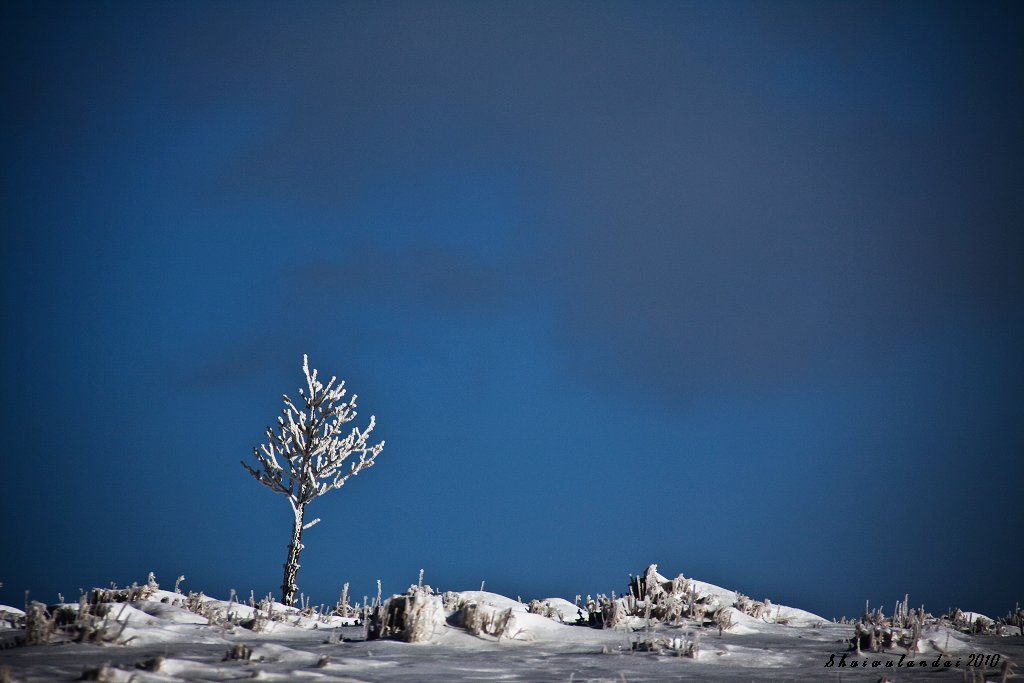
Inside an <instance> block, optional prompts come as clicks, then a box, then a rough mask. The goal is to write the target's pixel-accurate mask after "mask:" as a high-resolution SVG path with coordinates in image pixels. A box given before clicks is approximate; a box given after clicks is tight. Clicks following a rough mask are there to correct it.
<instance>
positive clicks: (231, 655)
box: [223, 643, 252, 662]
mask: <svg viewBox="0 0 1024 683" xmlns="http://www.w3.org/2000/svg"><path fill="white" fill-rule="evenodd" d="M251 658H252V649H251V648H249V647H248V646H247V645H245V644H244V643H235V645H234V647H232V648H231V649H230V650H228V651H227V652H225V653H224V659H223V661H225V662H227V661H231V660H249V659H251Z"/></svg>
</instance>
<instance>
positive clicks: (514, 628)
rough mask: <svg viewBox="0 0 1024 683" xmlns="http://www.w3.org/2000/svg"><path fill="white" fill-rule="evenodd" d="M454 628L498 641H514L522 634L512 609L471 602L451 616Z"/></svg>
mask: <svg viewBox="0 0 1024 683" xmlns="http://www.w3.org/2000/svg"><path fill="white" fill-rule="evenodd" d="M452 620H453V621H454V623H455V625H456V626H459V627H461V628H464V629H466V632H468V633H471V634H473V635H474V636H485V635H487V636H494V637H495V638H497V639H498V640H501V639H502V638H508V639H510V640H514V639H515V638H516V636H518V635H519V634H520V633H522V629H521V628H519V625H518V624H517V623H516V618H515V615H513V614H512V608H511V607H509V608H507V609H497V608H495V607H491V606H490V605H481V604H478V603H475V602H471V603H469V604H467V605H465V606H463V607H462V609H460V610H459V611H458V612H456V613H455V614H454V615H453V616H452Z"/></svg>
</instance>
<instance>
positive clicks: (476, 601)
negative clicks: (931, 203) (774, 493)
mask: <svg viewBox="0 0 1024 683" xmlns="http://www.w3.org/2000/svg"><path fill="white" fill-rule="evenodd" d="M663 578H664V577H660V576H658V579H659V580H661V579H663ZM687 589H688V591H690V590H692V595H693V596H694V597H695V598H696V599H697V600H699V601H700V602H701V603H702V604H705V605H707V606H708V611H709V612H712V611H718V610H725V612H722V614H723V615H724V614H725V613H726V612H728V613H729V616H730V617H731V625H729V626H728V627H726V628H723V629H722V631H721V632H720V631H719V629H718V628H716V627H714V626H713V625H711V624H709V623H708V622H705V625H704V626H699V625H698V624H697V623H696V622H695V621H693V620H692V619H683V620H674V623H672V624H666V623H657V624H655V623H653V622H652V621H650V620H647V619H644V618H641V617H637V616H635V615H632V616H629V617H628V618H625V619H623V620H622V621H621V623H619V624H618V625H616V626H615V627H613V628H603V629H602V628H592V627H589V626H581V625H575V624H574V622H575V621H576V619H577V617H578V616H580V615H581V614H582V615H583V616H584V617H586V616H587V615H586V614H585V610H583V609H580V608H578V607H577V606H576V605H575V604H574V603H572V602H569V601H567V600H563V599H560V598H552V599H548V600H541V601H540V603H541V604H535V605H534V611H535V612H540V613H530V612H529V607H528V605H527V604H524V603H521V602H518V601H516V600H512V599H510V598H507V597H504V596H501V595H496V594H493V593H487V592H482V591H464V592H459V593H447V594H445V596H444V598H443V599H442V597H441V596H434V595H429V594H428V595H427V597H428V599H429V600H431V601H433V602H432V603H431V604H432V605H434V606H438V609H437V610H436V612H431V614H430V619H431V620H430V621H429V623H428V626H427V629H426V632H425V633H426V636H425V638H426V639H425V641H424V642H417V643H407V642H401V641H399V640H392V639H381V640H366V639H365V632H366V630H365V629H364V627H363V626H361V625H355V624H354V623H353V619H352V618H350V617H346V618H342V617H339V616H302V615H300V614H299V613H298V612H297V611H296V610H294V609H290V608H286V607H284V606H283V605H280V604H275V605H274V606H273V614H272V618H266V617H267V611H268V609H269V608H270V605H269V604H267V603H264V604H263V605H262V608H263V609H260V607H261V606H260V605H258V604H257V605H255V606H254V605H249V604H240V603H239V602H237V601H222V600H214V599H211V598H207V597H205V596H202V597H200V596H199V595H192V596H191V597H190V596H186V595H183V594H181V593H176V592H170V591H163V590H157V589H150V590H146V591H142V595H141V596H140V595H133V596H132V597H134V598H136V599H134V600H133V601H130V602H111V603H109V607H108V608H106V609H105V610H100V611H101V612H103V611H105V612H106V613H105V614H104V615H102V620H99V621H98V620H93V623H99V624H101V625H102V630H101V634H100V635H99V636H97V637H94V638H91V639H92V640H94V641H103V640H109V641H113V642H108V643H105V644H97V642H66V641H68V640H69V638H68V635H67V633H68V632H67V631H65V632H63V633H57V634H55V635H54V636H52V640H53V641H55V642H53V643H52V644H47V645H22V646H18V647H13V644H14V643H15V641H16V640H18V639H23V638H24V633H25V632H24V630H23V629H21V628H13V627H12V624H16V625H19V626H21V625H22V623H21V621H19V619H20V618H21V617H22V616H23V615H24V613H23V611H22V610H20V609H16V608H12V607H2V606H0V645H2V644H6V649H0V681H7V680H11V681H16V682H21V683H30V682H35V681H70V680H76V679H79V680H80V679H82V678H83V676H84V677H85V679H86V680H106V681H135V682H137V683H148V682H152V683H158V682H160V683H180V682H181V681H195V682H204V681H228V680H235V679H239V678H255V679H258V680H267V681H311V682H319V681H323V682H324V683H334V682H337V683H341V682H350V683H354V682H357V681H366V682H370V681H389V682H390V681H395V682H399V683H401V682H406V681H408V682H412V681H452V682H456V683H462V682H468V681H529V682H543V681H551V682H557V683H567V682H570V681H571V682H574V683H575V682H579V683H583V682H584V681H589V682H592V683H593V682H597V681H609V682H611V681H616V682H618V683H621V682H622V681H627V682H635V681H682V680H687V681H778V682H782V681H846V682H854V681H870V682H871V683H876V682H877V681H879V680H880V679H881V678H882V677H883V676H887V677H888V680H889V681H890V682H910V681H964V680H980V679H978V678H971V676H972V675H974V674H975V673H976V671H975V670H973V669H970V670H969V669H968V666H967V665H968V663H969V661H970V660H971V659H973V657H972V656H974V655H977V654H988V655H996V654H998V655H999V662H998V663H997V665H996V666H994V667H991V666H990V667H989V668H988V674H987V676H986V680H990V681H996V680H1001V679H1000V674H999V673H997V671H999V670H1000V669H1001V664H1002V662H1006V661H1013V662H1024V637H1020V636H1010V637H1007V636H1004V637H998V636H974V635H965V634H963V633H958V632H956V631H953V630H952V629H950V628H948V627H945V626H927V627H925V630H924V632H922V634H921V638H920V642H919V651H918V653H916V654H913V655H909V656H908V655H907V651H906V650H905V649H903V648H892V649H891V650H890V651H888V652H882V653H879V654H871V653H866V654H863V655H860V656H858V655H857V654H856V653H854V652H850V645H849V644H850V638H851V636H852V635H853V632H854V627H853V626H852V625H840V624H834V623H831V622H829V621H826V620H824V619H822V618H821V617H818V616H816V615H813V614H810V613H808V612H805V611H803V610H799V609H795V608H790V607H786V606H780V605H771V604H769V605H768V606H766V609H765V610H764V614H763V615H761V616H760V617H759V618H757V617H754V616H751V615H750V614H749V613H748V612H749V611H750V610H743V611H741V610H740V609H737V608H736V607H735V605H736V604H737V602H738V601H739V600H740V599H741V597H742V596H740V595H739V594H738V593H735V592H733V591H728V590H725V589H723V588H720V587H718V586H714V585H712V584H707V583H704V582H699V581H692V580H691V581H690V582H689V583H688V584H687ZM688 594H689V593H688ZM442 604H443V605H444V607H443V609H442V608H441V607H440V606H441V605H442ZM642 604H643V603H641V605H642ZM470 606H471V607H470ZM457 608H458V609H462V610H465V609H467V608H470V609H472V610H473V611H474V613H476V614H483V615H488V616H491V617H495V616H499V615H505V620H504V622H503V625H504V628H503V630H502V635H501V637H495V636H492V635H488V634H487V632H486V631H484V632H482V634H481V635H473V634H472V633H470V632H469V631H468V630H467V628H465V627H463V626H460V625H459V624H460V623H463V622H462V621H461V620H460V616H459V615H460V612H458V609H457ZM77 609H78V605H73V606H64V608H63V612H62V614H63V618H64V620H65V622H67V620H69V619H74V618H75V617H76V610H77ZM88 609H93V608H91V607H90V608H88ZM55 611H56V610H55V609H54V608H52V607H51V609H50V610H49V613H51V614H52V613H53V612H55ZM5 612H6V613H7V614H6V615H5V614H4V613H5ZM80 633H81V632H80V631H79V634H80ZM90 633H92V632H90ZM89 639H90V638H86V640H89ZM62 641H64V642H62ZM695 641H696V643H697V648H696V652H695V653H694V656H683V655H682V653H683V652H684V651H685V650H686V649H687V647H688V646H689V644H691V643H693V642H695ZM652 650H653V651H652ZM232 654H233V655H234V658H233V657H232ZM901 655H902V656H903V659H902V662H901ZM830 661H831V662H832V663H833V666H829V667H827V666H826V664H828V663H829V662H830ZM875 661H878V662H879V664H878V665H874V662H875ZM911 661H912V662H914V663H915V665H916V666H914V667H913V668H911V667H908V666H907V664H908V663H909V662H911ZM988 661H989V662H991V661H992V660H991V659H989V660H988ZM854 662H856V663H857V666H854ZM890 662H891V664H892V665H891V666H887V664H888V663H890ZM934 662H938V663H939V664H940V666H938V667H935V666H932V664H933V663H934ZM946 662H949V664H948V665H946ZM840 663H842V664H845V666H838V665H839V664H840ZM900 663H902V666H898V664H900ZM5 672H6V673H5ZM5 675H6V676H7V678H6V679H5V678H4V676H5ZM1007 680H1011V681H1012V680H1024V679H1021V678H1019V677H1010V678H1008V679H1007Z"/></svg>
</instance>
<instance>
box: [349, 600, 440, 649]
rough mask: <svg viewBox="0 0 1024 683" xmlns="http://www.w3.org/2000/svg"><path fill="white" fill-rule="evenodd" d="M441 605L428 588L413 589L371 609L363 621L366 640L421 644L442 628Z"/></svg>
mask: <svg viewBox="0 0 1024 683" xmlns="http://www.w3.org/2000/svg"><path fill="white" fill-rule="evenodd" d="M444 626H445V614H444V602H443V601H442V598H441V596H440V595H434V594H433V591H432V590H431V588H430V587H429V586H425V587H423V588H420V587H418V586H412V587H411V588H410V589H409V591H408V592H407V593H406V594H405V595H395V596H392V597H391V598H388V599H387V600H385V601H384V604H383V605H380V606H378V607H374V608H373V610H372V611H371V612H370V615H369V616H368V617H367V619H366V639H367V640H376V639H378V638H392V639H394V640H401V641H404V642H407V643H422V642H426V641H427V640H429V639H430V637H431V636H432V635H434V633H435V631H437V630H439V629H441V628H444Z"/></svg>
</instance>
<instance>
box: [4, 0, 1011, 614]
mask: <svg viewBox="0 0 1024 683" xmlns="http://www.w3.org/2000/svg"><path fill="white" fill-rule="evenodd" d="M2 11H3V17H2V28H0V32H2V35H0V51H2V55H3V64H4V69H3V70H2V75H0V78H2V82H3V103H4V106H3V111H2V117H3V121H2V129H0V130H2V132H0V139H2V145H3V147H2V151H3V176H2V188H0V192H2V211H3V223H4V228H5V230H4V232H5V237H4V250H3V254H4V258H3V266H4V267H3V278H4V286H3V297H4V300H3V306H4V308H3V310H4V319H5V325H4V335H3V351H4V353H3V357H4V363H3V383H4V392H3V421H4V428H5V429H4V431H5V434H6V440H5V447H4V449H3V452H4V455H3V469H4V482H5V485H4V487H3V489H4V490H3V494H2V495H0V518H2V519H4V520H5V523H4V524H3V525H2V530H0V538H2V545H0V581H2V582H3V584H4V585H3V588H2V589H0V602H7V603H9V604H20V603H21V600H22V591H23V590H24V589H31V590H32V592H33V595H35V596H36V597H38V598H41V599H45V600H53V599H55V598H56V593H57V592H58V591H62V592H64V594H65V595H76V594H77V589H78V588H79V587H84V588H88V587H89V586H91V585H105V584H107V583H108V582H110V581H117V582H119V583H130V582H131V581H135V580H137V581H142V580H144V579H145V577H146V572H148V571H150V570H153V571H155V572H156V573H157V577H158V579H160V580H161V581H162V582H164V583H165V584H168V585H169V584H171V583H173V580H174V578H175V577H176V576H177V575H178V574H184V575H186V577H188V580H187V582H186V584H185V585H184V587H185V588H193V589H195V590H204V591H206V592H207V593H212V594H219V595H226V593H227V590H228V589H229V588H232V587H233V588H236V589H238V590H239V591H241V592H245V593H247V592H248V590H249V589H255V590H256V591H257V592H258V593H265V592H268V591H273V592H275V593H276V592H277V589H278V586H279V584H280V579H281V564H282V562H283V561H284V554H285V546H286V544H287V535H288V526H289V523H290V514H289V511H288V507H287V504H286V502H285V500H284V499H283V498H281V497H280V496H277V495H275V494H272V493H271V492H270V491H268V490H266V489H263V488H261V487H259V486H258V484H256V483H255V482H254V481H253V480H252V479H250V478H249V477H248V476H247V475H246V474H245V472H244V471H243V470H242V468H241V467H240V466H239V464H238V461H239V459H241V458H245V457H248V454H249V453H250V452H251V449H252V447H253V446H254V445H256V444H257V443H259V441H260V439H261V437H262V430H263V428H264V427H265V425H266V424H268V423H269V422H270V421H272V420H273V419H275V416H276V414H277V413H278V411H279V409H280V395H281V394H282V393H285V392H288V393H292V392H294V391H295V390H296V389H297V388H298V386H299V385H300V382H301V379H302V378H301V371H300V367H301V355H302V353H303V352H308V353H309V354H310V358H311V361H312V364H313V365H314V366H315V367H318V368H320V369H321V371H322V372H323V373H326V374H338V375H340V376H342V377H344V378H345V379H347V380H348V386H349V387H350V388H351V389H353V390H354V391H355V392H356V393H357V394H359V396H360V412H361V417H360V422H362V421H363V420H364V419H366V418H368V416H369V415H370V414H374V415H376V416H377V420H378V433H379V434H380V436H381V437H382V438H385V439H386V440H387V448H386V449H385V451H384V453H383V454H382V455H381V457H380V459H379V460H378V465H377V467H375V468H374V469H372V470H370V471H368V472H366V473H365V474H363V475H360V476H359V477H358V478H356V479H354V480H352V481H351V482H350V484H349V485H348V486H346V487H345V489H344V490H342V491H340V492H337V493H334V494H332V495H330V496H328V497H325V498H323V499H320V500H319V501H317V502H315V503H314V504H313V505H312V507H311V508H310V514H312V515H314V516H319V517H322V518H323V520H324V521H323V523H322V524H321V525H319V526H317V527H316V528H314V529H312V530H310V531H309V532H308V533H307V536H306V539H305V540H306V546H307V547H306V550H305V552H304V554H303V569H302V571H301V573H300V575H299V582H300V587H301V588H302V589H303V590H304V591H305V592H306V593H307V594H310V595H312V596H313V598H314V600H315V601H333V600H334V598H335V597H336V595H337V592H338V591H339V590H340V587H341V584H342V583H343V582H345V581H350V582H351V583H352V586H353V591H354V592H356V593H358V594H360V595H361V594H363V593H371V594H372V593H373V592H374V591H375V586H374V580H375V579H377V578H381V579H382V580H383V581H384V588H385V591H386V592H390V591H399V590H402V589H403V588H404V587H406V586H407V585H408V584H409V583H412V582H414V581H415V580H416V573H417V571H418V570H419V569H420V568H421V567H422V568H425V569H426V571H427V575H426V578H427V581H428V583H432V584H434V585H435V586H437V585H439V586H441V587H443V588H446V589H465V588H475V587H478V586H479V583H480V581H481V580H486V581H487V586H488V588H490V589H493V590H496V591H499V592H503V593H506V594H509V595H513V596H514V595H517V594H518V595H522V596H523V597H524V598H526V597H540V596H546V595H564V596H566V597H569V598H570V599H571V598H572V597H573V596H574V595H575V594H576V593H578V592H579V593H587V592H591V593H595V592H609V591H611V590H619V591H621V590H622V589H623V588H624V586H625V581H626V579H627V575H628V573H629V572H637V571H642V569H643V567H644V566H645V565H646V564H647V563H649V562H658V563H659V564H660V566H661V568H662V570H663V571H664V572H665V573H671V574H673V575H674V574H675V573H677V572H680V571H681V572H683V573H685V574H686V575H687V576H697V577H698V578H701V579H704V580H707V581H711V582H713V583H718V584H721V585H725V586H726V587H729V588H734V589H738V590H741V591H743V592H744V593H748V594H751V595H753V596H754V597H757V598H762V597H770V598H771V599H772V600H773V601H775V602H782V603H787V604H793V605H795V606H799V607H804V608H806V609H810V610H813V611H816V612H819V613H821V614H824V615H826V616H840V615H843V614H846V615H852V614H854V613H856V612H857V611H858V610H860V609H861V607H862V605H863V602H864V600H865V599H870V600H871V601H872V603H879V602H884V603H885V604H886V605H891V604H892V603H893V602H895V600H896V599H898V598H902V597H903V594H904V593H905V592H908V591H909V592H910V595H911V601H912V602H914V603H920V602H923V603H924V604H925V605H926V606H927V607H929V608H930V609H932V610H933V611H935V612H939V611H942V610H945V609H946V608H948V607H952V606H954V605H959V606H961V607H964V608H972V609H977V610H981V611H984V612H989V613H999V614H1001V613H1005V611H1007V610H1008V609H1010V608H1011V607H1013V604H1014V602H1015V601H1018V600H1021V601H1024V593H1022V588H1024V583H1022V578H1024V572H1022V571H1021V566H1022V564H1024V553H1022V539H1024V515H1022V514H1021V496H1022V487H1024V475H1022V470H1024V468H1022V465H1021V456H1022V455H1024V426H1022V425H1024V401H1022V387H1024V362H1022V353H1021V350H1022V348H1024V269H1022V268H1021V264H1022V263H1024V236H1022V227H1024V182H1022V181H1024V126H1022V125H1021V120H1024V42H1022V41H1021V40H1020V36H1021V35H1022V30H1024V19H1022V13H1021V8H1020V6H1019V4H1014V3H1009V4H998V3H936V2H926V3H919V4H918V3H874V2H857V3H852V2H842V3H839V2H834V3H833V2H825V3H822V2H806V3H781V2H780V3H760V2H757V3H755V2H750V3H745V2H744V3H730V2H708V3H695V2H694V3H654V2H645V3H635V2H628V3H627V2H623V3H613V2H587V3H570V2H561V3H551V2H537V3H530V2H515V3H491V2H465V3H448V2H429V3H428V2H408V3H361V2H360V3H320V2H317V3H253V2H217V3H199V2H196V3H157V2H150V3H98V2H93V3H56V4H53V3H49V4H47V3H37V2H33V3H23V4H21V3H5V4H4V6H3V10H2Z"/></svg>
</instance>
